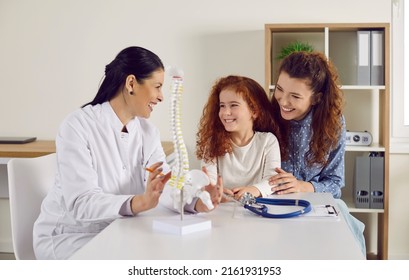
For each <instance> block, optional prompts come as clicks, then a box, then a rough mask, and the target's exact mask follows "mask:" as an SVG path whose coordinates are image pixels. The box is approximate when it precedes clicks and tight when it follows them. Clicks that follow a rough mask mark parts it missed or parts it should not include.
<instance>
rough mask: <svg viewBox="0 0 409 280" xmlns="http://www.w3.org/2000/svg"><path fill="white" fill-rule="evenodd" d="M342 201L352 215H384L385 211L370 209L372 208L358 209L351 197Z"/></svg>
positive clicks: (343, 198) (346, 197)
mask: <svg viewBox="0 0 409 280" xmlns="http://www.w3.org/2000/svg"><path fill="white" fill-rule="evenodd" d="M341 199H342V200H343V201H344V202H345V204H346V205H347V206H348V210H349V212H351V213H377V214H378V213H384V212H385V211H384V210H383V209H370V208H356V207H355V203H354V199H353V198H352V197H349V196H345V197H341Z"/></svg>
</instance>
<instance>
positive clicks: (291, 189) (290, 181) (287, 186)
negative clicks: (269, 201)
mask: <svg viewBox="0 0 409 280" xmlns="http://www.w3.org/2000/svg"><path fill="white" fill-rule="evenodd" d="M275 171H276V172H277V174H276V175H274V176H272V177H270V179H269V180H268V182H269V184H270V185H271V186H272V187H271V191H272V192H273V193H274V194H287V193H299V192H314V187H313V185H312V184H311V183H310V182H305V181H301V180H297V178H295V177H294V175H293V174H292V173H288V172H286V171H284V170H283V169H281V168H278V167H277V168H276V169H275Z"/></svg>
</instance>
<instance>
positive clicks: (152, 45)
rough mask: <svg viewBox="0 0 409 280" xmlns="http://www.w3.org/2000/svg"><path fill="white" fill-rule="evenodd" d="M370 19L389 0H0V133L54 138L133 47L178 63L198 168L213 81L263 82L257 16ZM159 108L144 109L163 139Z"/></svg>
mask: <svg viewBox="0 0 409 280" xmlns="http://www.w3.org/2000/svg"><path fill="white" fill-rule="evenodd" d="M368 5H370V6H372V9H371V12H369V10H368ZM295 7H297V9H295ZM371 21H378V22H389V21H390V0H381V1H371V0H365V1H355V0H343V1H328V0H310V1H304V0H292V1H271V0H255V1H248V0H223V1H219V0H210V1H192V0H174V1H167V0H163V1H160V0H115V1H113V0H105V1H99V0H71V1H68V0H67V1H63V0H60V1H58V0H37V1H31V0H0V38H1V39H0V40H1V44H0V50H1V51H0V67H1V75H0V96H1V99H0V100H1V102H0V120H1V123H0V134H1V135H10V136H18V135H22V136H25V135H34V136H37V137H38V138H39V139H54V137H55V135H56V132H57V129H58V126H59V124H60V122H61V121H62V119H63V118H64V117H65V116H66V115H67V114H68V113H69V112H71V111H73V110H74V109H76V108H78V107H79V106H81V105H82V104H84V103H85V102H88V101H90V100H91V99H92V98H93V97H94V95H95V93H96V91H97V88H98V85H99V82H100V80H101V78H102V76H103V73H104V67H105V65H106V64H108V63H109V62H110V61H111V60H112V59H113V58H114V56H115V55H116V54H117V53H118V52H119V51H120V50H121V49H123V48H124V47H127V46H129V45H140V46H144V47H146V48H149V49H151V50H152V51H154V52H155V53H157V54H158V55H159V56H160V57H161V58H162V60H163V61H164V63H165V64H166V65H175V66H179V67H182V68H183V69H184V71H185V97H184V100H183V105H184V107H183V116H184V119H183V123H182V128H183V131H184V137H185V141H186V144H187V148H188V150H189V152H190V155H191V157H190V158H191V162H192V166H195V165H196V166H197V161H196V160H195V158H194V148H195V133H196V130H197V123H198V121H199V118H200V115H201V111H202V107H203V105H204V102H205V100H206V98H207V94H208V92H209V89H210V87H211V85H212V84H213V82H214V80H215V79H216V78H218V77H220V76H224V75H228V74H240V75H247V76H250V77H252V78H254V79H255V80H257V81H259V82H260V83H261V84H262V85H263V86H264V24H265V23H274V22H283V23H285V22H301V23H302V22H371ZM167 89H168V87H166V85H165V90H167ZM165 98H166V95H165ZM168 107H169V103H168V102H164V103H163V104H162V105H160V106H158V107H156V110H155V112H154V113H153V116H152V121H153V122H154V123H155V124H156V125H157V126H158V127H159V128H160V130H161V132H162V138H163V139H164V140H170V131H169V128H168V116H169V114H168Z"/></svg>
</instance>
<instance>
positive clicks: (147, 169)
mask: <svg viewBox="0 0 409 280" xmlns="http://www.w3.org/2000/svg"><path fill="white" fill-rule="evenodd" d="M145 170H146V171H148V172H149V173H152V172H155V170H153V169H152V168H149V167H145ZM164 175H165V174H163V173H162V172H161V173H159V176H164Z"/></svg>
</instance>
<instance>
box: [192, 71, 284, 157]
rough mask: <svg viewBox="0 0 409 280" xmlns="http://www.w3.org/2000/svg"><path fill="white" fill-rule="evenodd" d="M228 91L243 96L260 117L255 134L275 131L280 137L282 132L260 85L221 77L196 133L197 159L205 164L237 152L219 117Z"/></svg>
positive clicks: (204, 110) (241, 79)
mask: <svg viewBox="0 0 409 280" xmlns="http://www.w3.org/2000/svg"><path fill="white" fill-rule="evenodd" d="M224 89H230V90H233V91H235V92H237V94H240V95H241V97H242V98H243V100H244V101H246V102H247V104H248V106H249V108H250V110H251V111H252V112H253V113H255V114H256V115H257V117H256V118H255V119H254V123H253V130H254V131H259V132H272V133H273V134H275V135H276V136H277V133H278V129H277V128H278V126H277V125H276V124H275V122H274V121H273V116H272V114H271V112H272V108H271V103H270V101H269V99H268V97H267V94H266V92H265V91H264V89H263V87H261V86H260V84H258V83H257V82H256V81H254V80H252V79H250V78H247V77H241V76H227V77H223V78H220V79H219V80H217V81H216V82H215V84H214V85H213V87H212V90H211V92H210V95H209V99H208V101H207V103H206V105H205V107H204V108H203V114H202V117H201V118H200V123H199V131H198V132H197V134H196V136H197V141H196V156H197V158H198V159H201V160H204V161H205V162H209V161H212V160H214V159H215V158H217V157H219V156H223V155H224V154H226V153H231V152H232V150H233V148H232V142H231V140H230V133H229V132H227V131H226V130H225V129H224V126H223V124H222V122H221V120H220V118H219V108H220V101H219V95H220V92H221V91H222V90H224ZM277 137H278V136H277Z"/></svg>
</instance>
